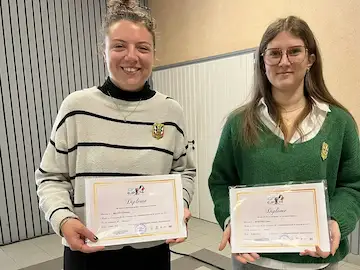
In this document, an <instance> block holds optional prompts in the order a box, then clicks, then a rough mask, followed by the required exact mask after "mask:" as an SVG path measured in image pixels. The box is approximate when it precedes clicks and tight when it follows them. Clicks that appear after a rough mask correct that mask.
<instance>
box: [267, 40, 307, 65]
mask: <svg viewBox="0 0 360 270" xmlns="http://www.w3.org/2000/svg"><path fill="white" fill-rule="evenodd" d="M298 47H301V48H304V49H305V57H304V59H303V60H302V61H301V62H296V63H297V64H301V63H302V62H304V60H305V58H306V54H308V52H309V50H308V48H307V47H306V46H305V45H299V46H292V47H290V48H287V49H286V50H285V55H286V58H287V60H288V61H289V63H291V64H294V62H293V61H290V59H289V54H288V51H289V49H293V48H298ZM274 49H278V50H279V51H281V57H280V58H279V62H278V63H276V64H268V63H267V62H266V61H265V54H266V52H267V51H268V50H274ZM283 55H284V50H281V49H280V48H269V49H266V50H265V51H264V52H263V53H262V54H261V57H262V58H263V61H264V63H265V64H267V65H268V66H277V65H279V64H280V62H281V60H282V58H283Z"/></svg>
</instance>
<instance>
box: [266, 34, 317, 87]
mask: <svg viewBox="0 0 360 270" xmlns="http://www.w3.org/2000/svg"><path fill="white" fill-rule="evenodd" d="M263 57H264V62H265V71H266V76H267V78H268V80H269V81H270V83H271V85H272V88H273V89H276V90H281V91H291V90H295V89H298V88H299V87H301V86H303V84H304V77H305V74H306V71H307V69H309V68H310V67H311V65H312V64H313V62H314V60H315V59H314V58H315V57H314V56H313V55H311V56H310V57H309V55H308V52H307V49H306V47H305V45H304V41H303V40H302V39H301V38H298V37H295V36H294V35H292V34H291V33H289V32H285V31H283V32H280V33H279V34H278V35H276V37H275V38H274V39H272V40H271V41H270V42H269V43H268V45H267V47H266V50H265V52H264V55H263Z"/></svg>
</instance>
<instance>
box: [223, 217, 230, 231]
mask: <svg viewBox="0 0 360 270" xmlns="http://www.w3.org/2000/svg"><path fill="white" fill-rule="evenodd" d="M229 224H230V217H228V218H227V219H225V222H224V230H225V229H226V227H227V226H228V225H229Z"/></svg>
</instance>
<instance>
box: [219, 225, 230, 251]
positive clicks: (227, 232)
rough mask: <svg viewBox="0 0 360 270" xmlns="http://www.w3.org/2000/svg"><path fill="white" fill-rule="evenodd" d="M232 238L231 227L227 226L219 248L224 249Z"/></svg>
mask: <svg viewBox="0 0 360 270" xmlns="http://www.w3.org/2000/svg"><path fill="white" fill-rule="evenodd" d="M229 239H230V230H229V228H227V229H226V230H225V231H224V233H223V237H222V239H221V242H220V246H219V250H220V251H221V250H223V249H224V248H225V247H226V244H227V243H228V241H229Z"/></svg>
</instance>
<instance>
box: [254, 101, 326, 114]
mask: <svg viewBox="0 0 360 270" xmlns="http://www.w3.org/2000/svg"><path fill="white" fill-rule="evenodd" d="M311 99H312V100H313V101H314V108H317V109H319V110H321V111H324V112H331V110H330V107H329V104H327V103H325V102H320V101H318V100H316V99H315V98H311ZM259 106H265V107H266V110H268V106H267V105H266V103H265V99H264V98H261V99H260V101H259Z"/></svg>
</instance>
